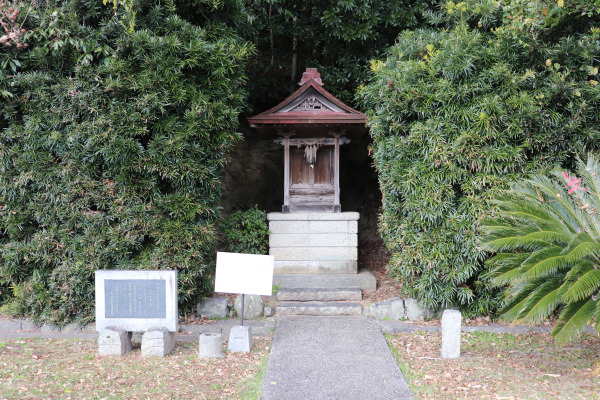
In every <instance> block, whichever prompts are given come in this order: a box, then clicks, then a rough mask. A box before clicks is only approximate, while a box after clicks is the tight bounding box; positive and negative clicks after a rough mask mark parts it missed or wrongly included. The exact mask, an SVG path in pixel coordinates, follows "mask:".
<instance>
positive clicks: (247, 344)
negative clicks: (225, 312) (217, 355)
mask: <svg viewBox="0 0 600 400" xmlns="http://www.w3.org/2000/svg"><path fill="white" fill-rule="evenodd" d="M227 350H228V351H233V352H237V353H250V350H252V329H251V328H250V327H249V326H239V325H238V326H232V327H231V331H230V333H229V343H227Z"/></svg>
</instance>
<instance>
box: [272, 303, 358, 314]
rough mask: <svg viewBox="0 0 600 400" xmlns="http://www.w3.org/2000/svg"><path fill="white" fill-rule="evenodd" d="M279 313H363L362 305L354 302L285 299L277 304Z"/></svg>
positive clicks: (277, 312)
mask: <svg viewBox="0 0 600 400" xmlns="http://www.w3.org/2000/svg"><path fill="white" fill-rule="evenodd" d="M276 314H277V315H318V316H323V315H325V316H343V315H362V306H361V305H360V303H354V302H333V301H328V302H321V301H284V302H281V303H279V305H278V306H277V311H276Z"/></svg>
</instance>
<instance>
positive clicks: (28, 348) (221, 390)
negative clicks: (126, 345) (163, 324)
mask: <svg viewBox="0 0 600 400" xmlns="http://www.w3.org/2000/svg"><path fill="white" fill-rule="evenodd" d="M270 343H271V341H270V339H254V348H253V350H252V352H251V353H250V354H243V353H226V354H227V357H226V358H224V359H199V358H198V344H197V343H195V342H193V343H179V342H178V343H177V347H176V348H175V351H174V352H173V353H171V354H170V355H169V356H167V357H142V356H141V352H140V349H139V344H138V346H137V348H134V351H133V352H131V353H129V354H127V355H126V356H125V357H109V356H100V355H98V350H97V342H96V341H93V340H78V339H53V340H49V339H0V398H2V399H4V398H6V399H47V398H52V399H59V398H60V399H237V398H254V395H253V394H252V393H250V394H248V392H246V391H245V390H244V388H245V387H246V386H253V385H256V382H255V381H256V378H255V376H256V374H257V373H258V374H260V373H261V370H262V372H263V373H264V369H265V366H266V360H267V357H268V353H269V347H270ZM259 380H260V381H261V380H262V379H259ZM259 383H260V382H259ZM258 391H260V388H259V389H258ZM242 392H246V393H242ZM250 392H253V391H252V390H251V391H250Z"/></svg>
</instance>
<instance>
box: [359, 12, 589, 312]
mask: <svg viewBox="0 0 600 400" xmlns="http://www.w3.org/2000/svg"><path fill="white" fill-rule="evenodd" d="M506 3H507V4H510V3H511V2H506ZM512 3H514V4H517V2H512ZM514 4H513V9H509V8H506V9H503V8H501V6H500V2H493V1H479V2H476V1H470V2H461V3H458V4H454V3H453V2H447V3H445V5H443V6H442V10H441V11H440V12H438V13H432V14H430V15H429V17H430V27H429V28H428V29H422V30H414V31H406V32H404V33H402V34H401V35H400V36H399V38H398V41H397V44H396V45H395V46H393V47H392V48H391V49H390V50H389V53H388V56H387V59H386V60H385V61H373V62H372V70H373V78H372V82H371V83H370V84H369V85H367V86H364V87H362V88H361V89H360V91H359V96H360V99H361V101H362V104H363V106H364V107H365V108H366V109H367V110H368V117H369V125H370V127H371V135H372V138H373V148H372V151H373V155H374V159H375V164H376V167H377V171H378V173H379V180H380V185H381V191H382V194H383V210H382V214H381V219H380V232H381V234H382V236H383V238H384V240H385V243H386V245H387V247H388V248H389V249H390V250H391V251H392V252H393V256H392V259H391V262H390V266H389V267H390V270H391V272H392V274H393V275H395V276H396V277H397V278H398V279H399V280H400V281H401V282H402V283H403V287H404V289H405V290H406V291H407V292H408V293H409V294H410V295H413V296H416V297H418V298H419V299H420V300H421V301H422V302H423V303H425V304H427V305H428V306H431V307H435V308H437V307H445V306H448V305H451V304H454V305H460V306H462V307H463V308H464V309H467V310H468V311H469V312H471V313H473V314H487V313H493V312H494V311H495V310H496V309H497V307H498V305H499V304H500V296H498V294H497V292H495V291H494V290H493V289H492V288H491V287H490V285H489V280H488V279H486V278H485V275H484V274H483V273H482V272H485V270H484V267H483V261H484V260H485V258H486V257H487V256H486V254H485V253H484V252H483V251H482V250H480V249H479V248H478V247H477V240H478V237H477V233H476V228H477V226H478V225H479V221H480V220H481V218H482V217H485V216H486V215H489V214H490V213H492V212H493V210H492V208H491V207H490V206H489V205H488V199H489V198H490V196H491V195H492V194H493V193H494V192H495V191H497V190H498V189H501V188H505V187H507V185H508V183H509V182H511V181H514V180H522V179H523V178H524V177H526V176H528V175H529V174H531V173H534V172H535V173H539V174H543V173H544V172H545V171H548V170H549V169H550V168H551V167H552V166H554V165H557V164H562V165H564V166H566V167H570V166H571V163H572V162H573V159H574V155H575V154H586V153H587V152H588V151H589V150H597V149H598V146H599V143H600V142H599V141H598V140H599V139H600V134H599V127H600V125H599V122H600V121H599V119H600V115H599V114H598V109H599V105H600V103H599V101H600V90H599V85H598V84H597V81H596V80H597V79H598V77H597V74H598V67H599V65H598V55H599V54H600V34H599V32H600V31H599V30H598V29H597V28H590V26H593V25H594V23H593V19H592V20H590V19H588V18H587V17H586V18H583V17H582V18H579V19H576V18H575V19H574V17H573V16H572V15H563V16H562V17H561V18H562V19H560V18H559V17H557V14H556V13H554V10H552V11H553V12H552V13H550V14H551V15H552V16H553V17H554V18H558V19H555V20H553V21H552V26H549V25H544V24H543V21H542V22H541V23H540V22H539V21H540V20H539V19H538V20H536V21H537V23H538V25H535V26H527V23H528V22H527V21H529V20H527V19H525V18H524V16H523V13H521V14H519V13H518V12H517V10H516V8H518V7H516V6H514ZM507 7H508V6H507ZM515 7H516V8H515ZM521 11H523V10H521ZM525 11H528V10H525ZM529 11H531V10H529ZM541 11H543V10H540V12H541ZM559 11H560V10H559ZM513 13H514V16H513ZM546 14H547V10H546ZM540 15H543V14H540ZM516 16H518V18H521V19H520V20H519V21H521V22H522V23H521V22H518V23H515V22H514V21H516V20H517V17H516ZM503 21H509V22H510V23H509V22H506V23H503ZM523 21H525V22H523ZM511 24H512V25H511Z"/></svg>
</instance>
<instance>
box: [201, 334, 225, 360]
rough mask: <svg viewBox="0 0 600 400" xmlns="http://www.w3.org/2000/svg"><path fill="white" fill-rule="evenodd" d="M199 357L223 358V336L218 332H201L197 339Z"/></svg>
mask: <svg viewBox="0 0 600 400" xmlns="http://www.w3.org/2000/svg"><path fill="white" fill-rule="evenodd" d="M198 344H199V349H200V351H199V354H198V357H200V358H223V357H225V353H224V352H223V337H222V335H221V334H220V333H202V334H201V335H200V338H199V339H198Z"/></svg>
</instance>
